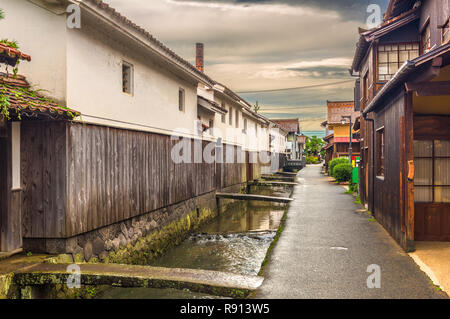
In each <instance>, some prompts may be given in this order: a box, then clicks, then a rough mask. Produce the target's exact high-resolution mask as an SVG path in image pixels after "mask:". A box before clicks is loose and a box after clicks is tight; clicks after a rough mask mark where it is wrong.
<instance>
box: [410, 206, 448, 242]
mask: <svg viewBox="0 0 450 319" xmlns="http://www.w3.org/2000/svg"><path fill="white" fill-rule="evenodd" d="M414 224H415V227H414V239H415V240H417V241H450V203H415V205H414Z"/></svg>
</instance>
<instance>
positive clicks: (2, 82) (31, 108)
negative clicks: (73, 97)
mask: <svg viewBox="0 0 450 319" xmlns="http://www.w3.org/2000/svg"><path fill="white" fill-rule="evenodd" d="M5 75H6V74H4V73H0V94H3V95H5V96H7V97H8V102H9V107H8V108H9V109H12V110H15V111H16V112H21V113H31V115H34V114H36V112H39V113H42V114H47V115H49V116H51V117H57V116H60V117H64V118H67V119H73V118H74V117H77V116H80V112H78V111H75V110H73V109H70V108H67V107H64V106H61V105H59V104H57V103H56V102H54V101H52V100H51V99H49V98H46V97H44V96H42V95H40V94H38V93H37V91H33V90H32V89H30V86H29V84H28V82H27V81H26V79H25V77H24V76H21V75H17V76H16V79H14V78H13V79H12V80H14V81H12V80H11V75H8V76H5ZM17 82H19V83H17Z"/></svg>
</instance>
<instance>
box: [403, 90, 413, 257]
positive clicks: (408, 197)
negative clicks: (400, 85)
mask: <svg viewBox="0 0 450 319" xmlns="http://www.w3.org/2000/svg"><path fill="white" fill-rule="evenodd" d="M413 121H414V111H413V98H412V92H408V93H406V99H405V158H406V162H405V163H404V164H405V165H406V169H407V170H408V172H406V174H405V175H407V178H406V179H405V180H406V182H405V184H406V185H405V208H406V211H405V221H406V225H405V226H406V250H407V251H408V252H411V251H414V250H415V248H414V180H413V179H411V177H413V176H411V175H410V173H411V172H410V170H411V169H412V167H411V163H412V164H413V163H414V123H413Z"/></svg>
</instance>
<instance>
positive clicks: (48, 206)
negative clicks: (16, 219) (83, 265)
mask: <svg viewBox="0 0 450 319" xmlns="http://www.w3.org/2000/svg"><path fill="white" fill-rule="evenodd" d="M21 176H22V190H23V197H22V224H23V236H24V237H26V238H41V237H55V238H57V237H61V236H65V235H66V228H65V215H66V123H65V122H54V121H50V122H41V121H39V122H38V121H23V122H22V124H21Z"/></svg>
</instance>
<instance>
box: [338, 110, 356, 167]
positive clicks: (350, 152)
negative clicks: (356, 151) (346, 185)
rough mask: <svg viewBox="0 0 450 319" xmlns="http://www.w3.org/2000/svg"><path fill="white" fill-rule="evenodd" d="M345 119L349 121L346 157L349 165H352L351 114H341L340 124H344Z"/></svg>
mask: <svg viewBox="0 0 450 319" xmlns="http://www.w3.org/2000/svg"><path fill="white" fill-rule="evenodd" d="M346 119H348V120H349V121H350V134H349V135H350V140H349V142H348V157H349V162H350V165H352V158H353V149H352V116H351V115H343V116H342V118H341V123H342V125H345V123H347V121H346Z"/></svg>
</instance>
